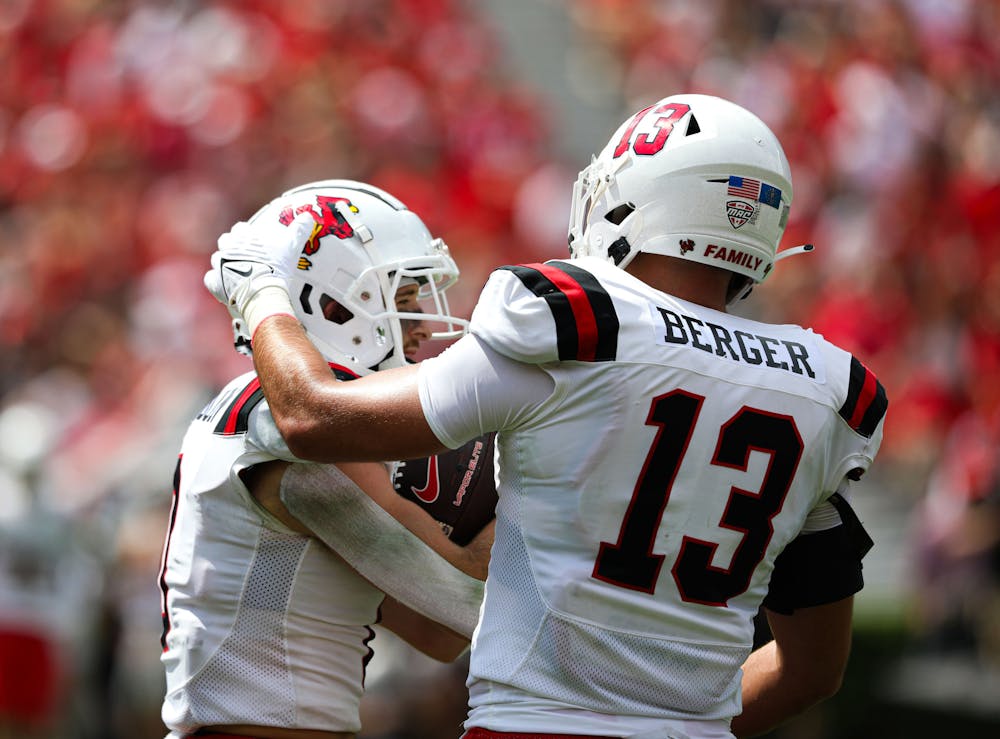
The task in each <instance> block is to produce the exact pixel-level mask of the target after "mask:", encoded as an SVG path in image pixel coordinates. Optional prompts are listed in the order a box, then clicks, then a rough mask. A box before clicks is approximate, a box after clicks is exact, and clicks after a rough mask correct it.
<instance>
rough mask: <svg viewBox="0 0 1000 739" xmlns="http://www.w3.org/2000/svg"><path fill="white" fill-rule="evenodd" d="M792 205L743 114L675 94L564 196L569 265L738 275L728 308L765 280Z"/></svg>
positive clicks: (774, 160) (762, 140) (781, 172)
mask: <svg viewBox="0 0 1000 739" xmlns="http://www.w3.org/2000/svg"><path fill="white" fill-rule="evenodd" d="M791 202H792V174H791V170H790V169H789V166H788V160H787V159H786V158H785V153H784V151H783V150H782V148H781V144H780V143H779V142H778V139H777V138H776V137H775V135H774V134H773V133H772V132H771V130H770V129H769V128H768V127H767V126H766V125H765V124H764V123H763V122H762V121H761V120H760V119H759V118H757V116H755V115H753V114H752V113H750V112H749V111H747V110H745V109H744V108H741V107H740V106H738V105H736V104H735V103H731V102H729V101H727V100H723V99H721V98H717V97H712V96H709V95H674V96H671V97H668V98H664V99H663V100H660V101H659V102H657V103H654V104H653V105H650V106H649V107H647V108H644V109H643V110H641V111H639V112H638V113H636V114H635V115H634V116H632V117H631V118H630V119H629V120H627V121H625V122H624V123H623V124H622V125H621V126H620V127H619V128H618V130H617V131H616V132H615V134H614V136H612V137H611V140H610V141H609V142H608V145H607V146H606V147H605V148H604V150H603V151H601V153H600V154H599V155H598V156H597V157H595V158H594V159H593V160H592V161H591V164H590V166H588V167H586V168H585V169H584V170H583V171H581V172H580V176H579V178H578V179H577V181H576V184H575V186H574V189H573V203H572V210H571V212H570V226H569V244H570V254H571V255H572V256H574V257H580V256H588V255H589V256H598V257H601V258H603V259H606V260H608V261H610V262H612V263H614V264H616V265H618V266H619V267H621V268H623V269H624V268H625V267H626V266H627V265H628V264H629V262H630V261H631V260H632V259H633V258H634V257H635V255H636V254H637V253H639V252H649V253H652V254H662V255H666V256H671V257H679V258H682V259H692V260H694V261H697V262H702V263H704V264H709V265H712V266H715V267H721V268H723V269H726V270H729V271H731V272H734V273H736V274H738V275H740V276H741V277H742V278H741V279H734V287H733V288H732V289H731V292H730V296H731V300H732V299H736V298H738V297H745V296H746V295H747V294H748V293H749V292H750V289H751V288H752V286H753V285H754V284H755V283H758V282H761V281H762V280H763V279H764V278H765V277H767V275H768V274H769V273H770V271H771V269H772V267H773V266H774V262H775V261H776V260H777V259H779V258H783V257H785V256H788V255H790V254H792V253H799V252H801V251H809V250H811V249H812V246H811V245H805V246H803V247H799V248H797V249H794V250H792V249H789V250H786V251H784V252H782V253H781V255H780V256H777V250H778V243H779V242H780V241H781V235H782V233H783V232H784V230H785V225H786V224H787V222H788V211H789V207H790V205H791Z"/></svg>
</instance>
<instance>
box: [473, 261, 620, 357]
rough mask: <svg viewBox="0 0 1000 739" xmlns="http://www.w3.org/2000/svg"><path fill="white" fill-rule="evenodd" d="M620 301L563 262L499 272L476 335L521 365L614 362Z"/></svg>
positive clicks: (480, 307)
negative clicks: (614, 299) (616, 305)
mask: <svg viewBox="0 0 1000 739" xmlns="http://www.w3.org/2000/svg"><path fill="white" fill-rule="evenodd" d="M618 329H619V322H618V314H617V311H616V310H615V305H614V301H613V300H612V298H611V296H610V295H609V294H608V292H607V290H606V289H605V288H604V286H603V285H601V283H600V282H599V281H598V279H597V278H596V277H595V276H594V275H593V274H591V273H590V272H589V271H587V270H585V269H583V268H581V267H579V266H577V265H575V264H572V263H570V262H564V261H559V260H553V261H550V262H545V263H544V264H522V265H516V266H506V267H501V268H500V269H498V270H496V271H495V272H493V274H492V275H491V276H490V279H489V281H488V282H487V283H486V287H485V288H484V289H483V292H482V295H481V296H480V299H479V303H478V304H477V305H476V309H475V310H474V311H473V313H472V321H471V327H470V330H471V332H472V333H473V334H475V335H476V336H478V337H479V338H480V339H482V340H483V341H485V342H486V343H487V344H489V345H490V347H491V348H493V349H494V350H495V351H498V352H500V353H501V354H504V355H506V356H508V357H510V358H512V359H516V360H518V361H521V362H530V363H536V364H540V363H543V362H554V361H557V360H558V361H574V360H575V361H579V362H610V361H613V360H614V359H615V358H616V355H617V352H618Z"/></svg>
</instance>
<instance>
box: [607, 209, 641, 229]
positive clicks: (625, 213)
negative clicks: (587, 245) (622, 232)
mask: <svg viewBox="0 0 1000 739" xmlns="http://www.w3.org/2000/svg"><path fill="white" fill-rule="evenodd" d="M634 211H635V204H634V203H622V204H621V205H618V206H615V207H614V208H612V209H611V210H609V211H608V212H607V213H605V214H604V220H606V221H609V222H611V223H613V224H615V225H616V226H619V225H621V222H622V221H624V220H625V219H626V218H628V217H629V216H630V215H632V213H633V212H634Z"/></svg>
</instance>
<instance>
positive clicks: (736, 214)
mask: <svg viewBox="0 0 1000 739" xmlns="http://www.w3.org/2000/svg"><path fill="white" fill-rule="evenodd" d="M726 215H727V216H728V217H729V222H730V223H731V224H733V228H739V227H740V226H742V225H743V224H745V223H748V222H749V223H756V222H757V209H756V208H754V207H753V206H752V205H750V203H744V202H743V201H742V200H730V201H728V202H727V203H726Z"/></svg>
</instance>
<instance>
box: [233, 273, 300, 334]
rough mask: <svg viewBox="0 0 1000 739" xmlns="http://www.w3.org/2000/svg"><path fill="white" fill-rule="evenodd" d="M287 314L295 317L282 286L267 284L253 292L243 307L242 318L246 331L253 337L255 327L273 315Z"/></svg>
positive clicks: (290, 302)
mask: <svg viewBox="0 0 1000 739" xmlns="http://www.w3.org/2000/svg"><path fill="white" fill-rule="evenodd" d="M279 314H284V315H289V316H292V317H293V318H294V317H295V309H294V308H292V301H291V299H290V298H289V297H288V293H287V292H286V291H285V289H284V288H283V287H278V286H277V285H267V286H265V287H262V288H261V289H260V290H258V291H257V292H255V293H253V295H251V296H250V298H249V299H248V300H247V302H246V306H245V307H244V308H243V320H244V321H246V326H247V333H248V334H249V335H250V337H251V338H253V335H254V334H255V333H256V332H257V327H258V326H260V324H261V323H262V322H263V321H264V319H265V318H269V317H271V316H274V315H279Z"/></svg>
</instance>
